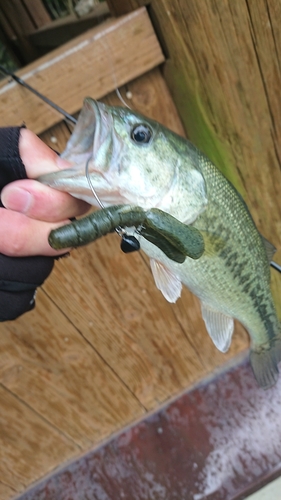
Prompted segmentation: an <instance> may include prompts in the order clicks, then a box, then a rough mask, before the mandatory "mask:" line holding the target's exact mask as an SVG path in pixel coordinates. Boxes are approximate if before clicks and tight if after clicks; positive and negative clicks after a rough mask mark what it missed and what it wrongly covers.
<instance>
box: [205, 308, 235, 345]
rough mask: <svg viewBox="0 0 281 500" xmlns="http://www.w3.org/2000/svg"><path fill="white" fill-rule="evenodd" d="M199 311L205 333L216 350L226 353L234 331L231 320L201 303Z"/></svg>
mask: <svg viewBox="0 0 281 500" xmlns="http://www.w3.org/2000/svg"><path fill="white" fill-rule="evenodd" d="M201 311H202V317H203V319H204V321H205V325H206V328H207V331H208V333H209V335H210V337H211V339H212V341H213V342H214V344H215V346H216V347H217V349H218V350H219V351H221V352H226V351H228V349H229V347H230V344H231V338H232V334H233V330H234V321H233V318H231V317H230V316H226V315H225V314H223V313H221V312H219V311H216V310H215V309H212V308H211V307H209V306H208V305H206V304H204V303H203V302H201Z"/></svg>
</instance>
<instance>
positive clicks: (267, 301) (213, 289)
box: [39, 98, 281, 388]
mask: <svg viewBox="0 0 281 500" xmlns="http://www.w3.org/2000/svg"><path fill="white" fill-rule="evenodd" d="M62 157H63V158H65V159H66V160H68V161H70V162H71V163H72V164H73V167H72V168H70V169H67V170H62V171H60V172H55V173H52V174H47V175H45V176H42V177H40V178H39V180H40V181H41V182H43V183H45V184H47V185H49V186H51V187H53V188H55V189H59V190H61V191H67V192H69V193H71V194H72V195H73V196H76V197H78V198H81V199H83V200H85V201H87V202H89V203H91V204H94V205H97V200H96V198H95V197H94V195H93V193H92V191H91V188H90V186H89V183H88V181H87V179H86V176H85V165H86V162H87V160H89V158H90V157H91V160H90V161H89V174H90V179H91V182H92V184H93V186H94V188H95V190H96V193H97V195H98V197H99V198H100V200H101V201H102V203H103V205H104V206H105V207H107V206H110V205H115V204H129V205H134V206H135V205H138V206H140V207H142V208H143V209H144V210H149V209H151V208H157V209H161V210H162V211H164V212H167V213H169V214H171V215H172V216H173V217H175V218H176V219H178V220H179V221H180V222H182V223H184V224H187V225H190V226H191V227H194V228H196V229H197V230H198V231H199V232H200V233H201V234H202V236H203V239H204V247H205V250H204V253H203V255H202V256H201V257H200V258H199V259H198V260H194V259H192V258H189V257H187V258H186V259H185V260H184V262H183V263H179V262H175V261H173V260H171V259H169V258H168V256H167V255H166V254H165V253H164V252H163V251H162V250H161V249H160V248H158V246H156V245H154V244H153V243H152V242H150V241H148V240H147V239H145V238H143V237H142V236H141V235H137V237H138V238H139V241H140V246H141V248H142V250H144V252H145V253H146V254H147V255H148V256H149V257H150V263H151V269H152V274H153V276H154V280H155V284H156V286H157V288H158V289H159V290H160V291H161V292H162V293H163V295H164V297H165V298H166V299H167V300H168V301H169V302H176V300H177V299H178V298H179V297H180V295H181V289H182V284H184V285H185V286H187V287H188V288H189V289H190V290H191V292H193V293H194V294H195V295H196V296H197V297H198V298H199V299H200V301H201V310H202V316H203V319H204V321H205V325H206V329H207V331H208V333H209V335H210V336H211V338H212V340H213V342H214V344H215V345H216V347H217V348H218V349H219V350H220V351H222V352H226V351H227V350H228V348H229V346H230V343H231V338H232V334H233V330H234V319H237V320H238V321H240V322H241V323H242V324H243V325H244V327H245V328H246V329H247V331H248V332H249V334H250V337H251V353H250V359H251V364H252V368H253V371H254V374H255V377H256V379H257V382H258V384H259V385H260V386H262V387H264V388H267V387H270V386H271V385H273V384H274V383H275V382H276V380H277V377H278V363H279V361H280V360H281V328H280V323H279V321H278V318H277V315H276V310H275V306H274V303H273V299H272V295H271V290H270V268H269V262H270V260H271V257H272V255H273V253H274V250H275V249H274V247H273V246H272V245H270V243H268V242H266V240H264V238H263V237H262V236H261V235H260V234H259V232H258V230H257V228H256V226H255V224H254V221H253V219H252V217H251V215H250V212H249V210H248V208H247V206H246V204H245V203H244V201H243V199H242V198H241V196H240V195H239V193H238V192H237V191H236V189H235V188H234V187H233V186H232V184H231V183H230V182H229V181H228V180H227V179H226V178H225V177H224V176H223V175H222V174H221V173H220V171H219V170H218V169H217V168H216V167H215V166H214V165H213V164H212V163H211V162H210V160H209V159H208V158H207V157H206V156H204V154H202V153H201V152H200V151H199V150H198V149H197V148H196V147H195V146H194V145H193V144H191V143H190V142H189V141H188V140H186V139H184V138H182V137H180V136H178V135H177V134H175V133H173V132H172V131H170V130H168V129H167V128H165V127H164V126H162V125H160V124H159V123H157V122H155V121H153V120H150V119H148V118H146V117H144V116H142V115H140V114H138V113H135V112H133V111H131V110H129V109H124V108H120V107H110V106H106V105H105V104H102V103H98V102H96V101H94V100H92V99H90V98H87V99H85V101H84V105H83V108H82V111H81V113H80V116H79V119H78V123H77V125H76V127H75V129H74V132H73V134H72V136H71V138H70V140H69V142H68V144H67V146H66V149H65V151H64V153H63V154H62ZM132 232H133V229H132Z"/></svg>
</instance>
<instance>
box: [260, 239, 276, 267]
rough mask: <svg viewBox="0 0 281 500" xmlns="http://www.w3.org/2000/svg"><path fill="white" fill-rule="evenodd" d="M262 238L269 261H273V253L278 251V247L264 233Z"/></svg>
mask: <svg viewBox="0 0 281 500" xmlns="http://www.w3.org/2000/svg"><path fill="white" fill-rule="evenodd" d="M261 239H262V241H263V244H264V246H265V251H266V255H267V258H268V262H269V263H270V262H271V261H272V257H273V255H274V254H275V252H276V248H275V246H274V245H272V243H270V241H268V240H267V239H266V238H265V237H264V236H262V234H261Z"/></svg>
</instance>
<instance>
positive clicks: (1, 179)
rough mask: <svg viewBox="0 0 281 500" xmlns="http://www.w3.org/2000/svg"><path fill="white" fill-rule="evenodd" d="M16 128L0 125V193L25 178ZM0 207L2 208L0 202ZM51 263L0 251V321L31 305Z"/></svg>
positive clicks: (47, 273) (17, 128)
mask: <svg viewBox="0 0 281 500" xmlns="http://www.w3.org/2000/svg"><path fill="white" fill-rule="evenodd" d="M20 129H21V127H9V128H0V192H1V190H2V189H3V187H4V186H5V185H6V184H9V183H10V182H13V181H15V180H17V179H26V178H27V175H26V171H25V167H24V164H23V163H22V161H21V158H20V155H19V136H20ZM0 206H1V207H3V205H2V203H1V202H0ZM0 224H1V219H0ZM7 238H9V235H8V234H7ZM53 265H54V259H53V257H43V256H42V257H41V256H36V257H7V256H6V255H3V254H0V321H7V320H12V319H15V318H17V317H18V316H20V315H21V314H23V313H25V312H27V311H30V310H31V309H33V308H34V306H35V292H36V288H37V287H38V286H40V285H42V283H43V282H44V280H45V279H46V278H47V276H48V275H49V274H50V272H51V271H52V269H53Z"/></svg>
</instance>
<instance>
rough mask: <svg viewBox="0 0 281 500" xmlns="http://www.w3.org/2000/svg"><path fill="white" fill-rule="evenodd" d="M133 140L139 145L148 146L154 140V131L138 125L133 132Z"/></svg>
mask: <svg viewBox="0 0 281 500" xmlns="http://www.w3.org/2000/svg"><path fill="white" fill-rule="evenodd" d="M131 138H132V139H133V141H134V142H136V143H137V144H140V145H141V144H148V143H149V142H150V140H151V138H152V130H151V128H150V127H148V126H147V125H144V124H140V125H136V126H135V127H134V128H133V129H132V131H131Z"/></svg>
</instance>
